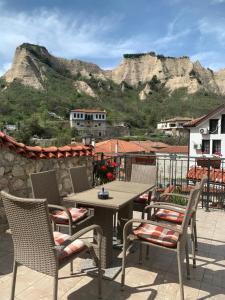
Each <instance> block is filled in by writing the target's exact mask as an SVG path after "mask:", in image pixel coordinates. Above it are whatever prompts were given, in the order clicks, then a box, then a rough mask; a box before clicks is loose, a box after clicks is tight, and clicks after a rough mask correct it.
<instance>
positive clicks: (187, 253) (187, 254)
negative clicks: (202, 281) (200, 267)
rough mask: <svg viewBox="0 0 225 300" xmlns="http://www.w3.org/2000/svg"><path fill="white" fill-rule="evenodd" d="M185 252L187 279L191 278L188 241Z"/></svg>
mask: <svg viewBox="0 0 225 300" xmlns="http://www.w3.org/2000/svg"><path fill="white" fill-rule="evenodd" d="M185 254H186V269H187V279H190V265H189V251H188V241H187V242H186V245H185Z"/></svg>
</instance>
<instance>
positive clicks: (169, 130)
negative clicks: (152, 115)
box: [157, 117, 192, 136]
mask: <svg viewBox="0 0 225 300" xmlns="http://www.w3.org/2000/svg"><path fill="white" fill-rule="evenodd" d="M191 120H192V118H185V117H175V118H173V119H168V120H163V121H160V122H158V123H157V129H158V130H160V131H163V132H164V133H165V134H166V135H173V136H184V135H185V134H187V133H188V132H187V129H186V128H184V127H183V125H184V124H185V123H187V122H189V121H191Z"/></svg>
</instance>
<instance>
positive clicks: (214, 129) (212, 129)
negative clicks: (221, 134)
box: [209, 119, 218, 134]
mask: <svg viewBox="0 0 225 300" xmlns="http://www.w3.org/2000/svg"><path fill="white" fill-rule="evenodd" d="M209 133H211V134H217V133H218V119H211V120H209Z"/></svg>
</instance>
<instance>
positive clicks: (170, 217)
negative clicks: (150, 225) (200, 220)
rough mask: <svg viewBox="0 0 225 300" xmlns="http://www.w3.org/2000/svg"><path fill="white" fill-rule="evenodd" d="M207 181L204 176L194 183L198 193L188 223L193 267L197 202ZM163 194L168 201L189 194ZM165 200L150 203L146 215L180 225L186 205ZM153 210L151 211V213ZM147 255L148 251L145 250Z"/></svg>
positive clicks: (196, 242) (196, 241)
mask: <svg viewBox="0 0 225 300" xmlns="http://www.w3.org/2000/svg"><path fill="white" fill-rule="evenodd" d="M207 182H208V177H207V176H204V177H203V178H202V180H201V181H200V183H198V184H197V185H196V187H198V188H199V193H198V195H197V197H196V198H195V203H194V207H193V213H192V215H191V220H190V223H189V226H190V228H191V239H192V256H193V267H194V268H195V267H196V251H197V250H198V240H197V226H196V212H197V208H198V204H199V201H200V198H201V194H202V191H203V189H204V186H205V184H207ZM163 196H167V197H168V201H169V199H170V198H171V196H176V197H180V198H183V199H186V200H187V201H188V199H189V196H187V195H182V194H175V193H164V194H162V197H163ZM160 200H161V198H160ZM168 201H167V202H165V201H164V199H163V202H162V201H160V202H155V203H154V204H151V205H149V206H146V207H145V211H146V212H148V215H149V217H150V218H151V219H153V220H156V221H163V222H168V223H170V224H176V225H181V224H182V221H183V218H184V213H185V209H186V207H185V206H183V205H178V204H176V203H171V202H168ZM174 208H175V209H177V211H174ZM152 211H153V213H152ZM147 255H148V251H147Z"/></svg>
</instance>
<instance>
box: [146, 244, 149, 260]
mask: <svg viewBox="0 0 225 300" xmlns="http://www.w3.org/2000/svg"><path fill="white" fill-rule="evenodd" d="M146 259H149V246H146Z"/></svg>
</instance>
